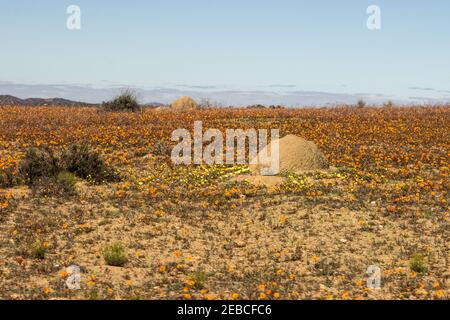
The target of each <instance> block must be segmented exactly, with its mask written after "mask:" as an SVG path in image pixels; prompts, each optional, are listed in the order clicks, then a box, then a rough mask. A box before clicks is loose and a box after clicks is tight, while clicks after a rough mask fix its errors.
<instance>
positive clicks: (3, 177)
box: [0, 168, 18, 188]
mask: <svg viewBox="0 0 450 320" xmlns="http://www.w3.org/2000/svg"><path fill="white" fill-rule="evenodd" d="M17 183H18V181H17V177H16V176H15V175H14V173H13V170H12V169H9V168H8V169H3V170H0V188H12V187H14V186H15V185H16V184H17Z"/></svg>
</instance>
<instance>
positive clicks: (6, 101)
mask: <svg viewBox="0 0 450 320" xmlns="http://www.w3.org/2000/svg"><path fill="white" fill-rule="evenodd" d="M0 105H14V106H50V105H52V106H93V104H89V103H85V102H79V101H72V100H67V99H62V98H50V99H43V98H28V99H20V98H17V97H14V96H10V95H0Z"/></svg>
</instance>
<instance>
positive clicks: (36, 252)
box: [31, 240, 47, 260]
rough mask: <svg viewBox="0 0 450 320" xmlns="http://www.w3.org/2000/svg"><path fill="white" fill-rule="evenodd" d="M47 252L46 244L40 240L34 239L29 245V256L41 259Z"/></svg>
mask: <svg viewBox="0 0 450 320" xmlns="http://www.w3.org/2000/svg"><path fill="white" fill-rule="evenodd" d="M46 252H47V246H46V245H45V243H43V242H42V241H40V240H36V241H35V242H34V243H33V244H32V245H31V256H32V257H33V258H35V259H41V260H43V259H44V258H45V254H46Z"/></svg>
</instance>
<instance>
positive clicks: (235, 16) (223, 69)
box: [0, 0, 450, 99]
mask: <svg viewBox="0 0 450 320" xmlns="http://www.w3.org/2000/svg"><path fill="white" fill-rule="evenodd" d="M71 4H76V5H79V6H80V7H81V10H82V29H81V30H80V31H69V30H67V29H66V19H67V17H68V15H67V14H66V8H67V6H69V5H71ZM371 4H376V5H379V6H380V7H381V13H382V29H381V30H380V31H370V30H368V29H367V27H366V20H367V17H368V15H367V14H366V9H367V7H368V5H371ZM449 17H450V1H448V0H430V1H416V0H414V1H412V0H409V1H407V0H395V1H392V0H371V1H366V0H342V1H336V0H322V1H317V0H309V1H306V0H189V1H187V0H145V1H144V0H142V1H140V0H128V1H122V0H109V1H106V0H71V1H65V0H40V1H35V0H14V1H2V2H1V3H0V39H1V42H2V49H1V50H0V81H8V82H14V83H21V84H58V83H66V84H72V83H81V84H93V85H96V86H99V85H102V86H106V85H111V84H117V85H126V86H131V85H135V86H142V87H154V86H177V85H186V86H217V88H221V89H224V90H225V89H233V90H243V89H245V90H249V89H252V90H269V89H268V88H271V89H270V90H275V91H280V90H291V91H292V90H299V91H321V92H331V93H343V94H344V93H345V94H362V93H370V94H385V95H387V96H392V97H398V98H400V97H402V98H409V97H430V98H436V99H441V98H442V99H444V98H445V97H449V95H450V92H448V91H450V58H449V57H450V18H449ZM279 85H281V86H279ZM284 86H287V87H284ZM420 88H422V89H428V90H422V89H420ZM430 89H432V90H430Z"/></svg>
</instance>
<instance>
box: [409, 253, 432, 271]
mask: <svg viewBox="0 0 450 320" xmlns="http://www.w3.org/2000/svg"><path fill="white" fill-rule="evenodd" d="M409 267H410V268H411V270H412V271H414V272H417V273H425V272H427V270H428V267H427V265H426V262H425V256H424V255H423V254H421V253H416V254H415V255H414V256H413V257H412V259H411V261H410V262H409Z"/></svg>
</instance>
